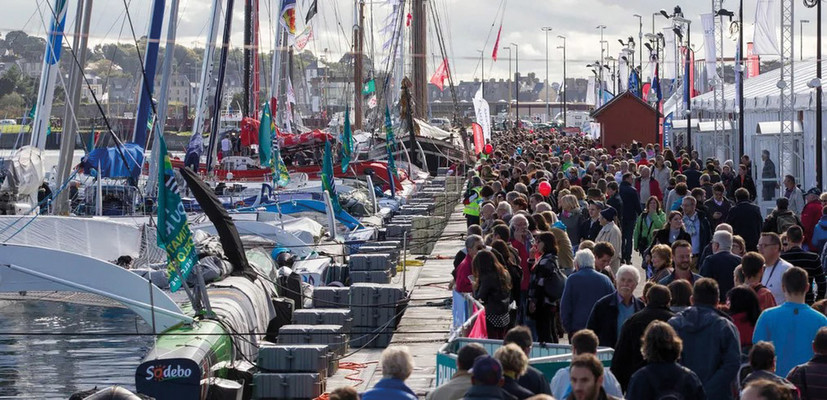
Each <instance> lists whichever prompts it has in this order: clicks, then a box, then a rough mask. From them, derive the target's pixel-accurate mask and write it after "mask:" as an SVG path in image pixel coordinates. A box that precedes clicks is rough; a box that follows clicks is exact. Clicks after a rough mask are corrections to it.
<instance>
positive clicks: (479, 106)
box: [473, 84, 491, 141]
mask: <svg viewBox="0 0 827 400" xmlns="http://www.w3.org/2000/svg"><path fill="white" fill-rule="evenodd" d="M473 101H474V115H476V118H477V123H478V124H480V126H481V127H482V135H483V137H484V138H485V140H486V141H489V140H491V111H490V110H489V108H488V101H486V100H485V99H483V98H482V84H480V88H479V90H477V93H476V94H475V95H474V100H473Z"/></svg>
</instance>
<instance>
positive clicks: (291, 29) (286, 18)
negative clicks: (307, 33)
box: [279, 0, 296, 35]
mask: <svg viewBox="0 0 827 400" xmlns="http://www.w3.org/2000/svg"><path fill="white" fill-rule="evenodd" d="M279 14H280V15H281V25H282V26H283V27H284V29H287V32H288V33H289V34H291V35H295V34H296V0H282V2H281V12H280V13H279Z"/></svg>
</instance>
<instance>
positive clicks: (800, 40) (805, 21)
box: [798, 19, 810, 61]
mask: <svg viewBox="0 0 827 400" xmlns="http://www.w3.org/2000/svg"><path fill="white" fill-rule="evenodd" d="M809 23H810V20H809V19H802V20H800V21H798V43H799V51H798V54H799V55H798V57H799V60H801V61H804V24H809Z"/></svg>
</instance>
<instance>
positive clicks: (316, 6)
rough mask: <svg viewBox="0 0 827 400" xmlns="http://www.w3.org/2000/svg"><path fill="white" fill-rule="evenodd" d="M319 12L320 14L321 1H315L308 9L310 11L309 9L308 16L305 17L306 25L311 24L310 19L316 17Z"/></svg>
mask: <svg viewBox="0 0 827 400" xmlns="http://www.w3.org/2000/svg"><path fill="white" fill-rule="evenodd" d="M318 12H319V1H318V0H313V2H312V3H310V7H308V9H307V16H306V17H304V23H305V24H307V23H309V22H310V19H311V18H313V16H314V15H316V14H317V13H318Z"/></svg>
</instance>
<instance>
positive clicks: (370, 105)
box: [368, 94, 379, 109]
mask: <svg viewBox="0 0 827 400" xmlns="http://www.w3.org/2000/svg"><path fill="white" fill-rule="evenodd" d="M378 104H379V100H378V99H377V98H376V94H374V95H373V96H370V98H369V99H368V108H370V109H374V108H376V106H377V105H378Z"/></svg>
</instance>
